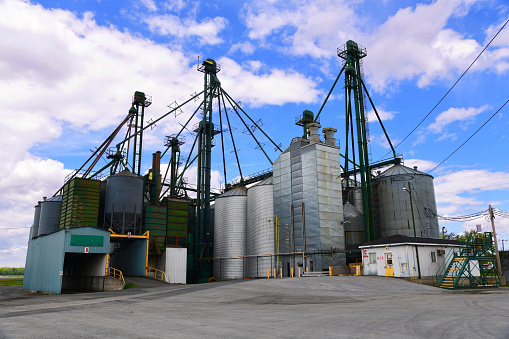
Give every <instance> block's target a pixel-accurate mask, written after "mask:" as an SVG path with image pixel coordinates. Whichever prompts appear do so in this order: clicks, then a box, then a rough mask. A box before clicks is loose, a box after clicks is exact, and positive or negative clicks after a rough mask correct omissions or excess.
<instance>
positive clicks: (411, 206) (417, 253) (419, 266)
mask: <svg viewBox="0 0 509 339" xmlns="http://www.w3.org/2000/svg"><path fill="white" fill-rule="evenodd" d="M403 191H406V192H408V194H410V209H411V210H412V223H413V225H414V241H415V255H416V257H417V270H418V271H419V280H420V279H421V264H420V263H419V247H418V246H417V233H416V232H415V218H414V205H413V203H412V190H411V189H410V183H408V188H406V187H404V186H403Z"/></svg>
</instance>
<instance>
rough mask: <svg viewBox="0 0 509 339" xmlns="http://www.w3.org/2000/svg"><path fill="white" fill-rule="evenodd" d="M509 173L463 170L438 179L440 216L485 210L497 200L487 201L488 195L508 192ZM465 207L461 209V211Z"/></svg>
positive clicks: (436, 178)
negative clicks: (486, 193) (485, 194)
mask: <svg viewBox="0 0 509 339" xmlns="http://www.w3.org/2000/svg"><path fill="white" fill-rule="evenodd" d="M508 189H509V173H507V172H502V171H490V170H488V169H480V170H461V171H457V172H451V173H446V174H443V175H440V176H437V177H435V194H436V201H437V205H438V206H437V209H438V213H439V214H441V215H448V214H451V213H453V214H454V215H458V214H466V213H465V212H463V211H464V210H469V209H473V210H474V211H479V210H484V209H485V208H486V206H487V205H488V204H493V203H495V202H494V201H493V199H490V198H488V199H487V200H486V198H483V196H482V194H483V193H484V192H493V193H494V192H497V191H507V190H508ZM460 206H461V209H460Z"/></svg>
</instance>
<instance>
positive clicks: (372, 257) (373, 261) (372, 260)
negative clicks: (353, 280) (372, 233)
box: [369, 253, 376, 264]
mask: <svg viewBox="0 0 509 339" xmlns="http://www.w3.org/2000/svg"><path fill="white" fill-rule="evenodd" d="M369 263H370V264H376V253H370V254H369Z"/></svg>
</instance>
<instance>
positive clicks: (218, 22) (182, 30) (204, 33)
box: [144, 14, 228, 45]
mask: <svg viewBox="0 0 509 339" xmlns="http://www.w3.org/2000/svg"><path fill="white" fill-rule="evenodd" d="M144 22H145V23H146V24H147V25H148V28H149V29H150V31H151V32H153V33H157V34H159V35H171V36H174V37H178V38H190V37H197V38H198V40H199V41H200V43H201V44H204V45H217V44H219V43H221V42H223V39H222V38H220V37H219V33H220V32H221V31H222V30H223V29H224V28H225V27H226V25H227V24H228V20H227V19H226V18H223V17H215V18H205V19H204V20H202V21H201V22H198V21H196V20H195V19H194V18H185V19H182V18H180V17H179V16H177V15H173V14H163V15H151V16H148V17H146V18H145V19H144Z"/></svg>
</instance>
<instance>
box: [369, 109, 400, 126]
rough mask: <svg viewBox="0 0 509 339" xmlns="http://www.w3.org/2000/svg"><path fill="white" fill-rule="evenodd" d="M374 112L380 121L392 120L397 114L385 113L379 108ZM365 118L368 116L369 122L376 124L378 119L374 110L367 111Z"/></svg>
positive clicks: (392, 112)
mask: <svg viewBox="0 0 509 339" xmlns="http://www.w3.org/2000/svg"><path fill="white" fill-rule="evenodd" d="M376 111H377V112H378V115H379V116H380V119H381V120H382V121H387V120H392V119H393V118H394V117H395V116H396V114H398V112H394V111H386V110H384V109H380V108H377V110H376ZM367 116H368V121H369V122H375V123H378V118H377V116H376V114H375V111H374V110H372V109H371V110H369V111H368V115H367Z"/></svg>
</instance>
